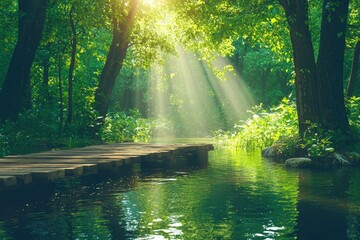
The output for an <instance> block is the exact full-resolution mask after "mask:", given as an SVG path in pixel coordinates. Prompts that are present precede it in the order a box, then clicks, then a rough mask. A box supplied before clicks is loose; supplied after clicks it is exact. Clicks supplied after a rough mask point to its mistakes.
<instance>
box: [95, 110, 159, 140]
mask: <svg viewBox="0 0 360 240" xmlns="http://www.w3.org/2000/svg"><path fill="white" fill-rule="evenodd" d="M153 129H154V123H153V120H151V119H146V118H142V117H141V114H140V112H139V111H138V110H130V111H129V113H125V112H113V113H109V114H108V115H107V117H106V119H105V124H104V127H103V130H102V135H101V138H102V140H103V141H105V142H147V141H148V140H149V139H150V137H151V133H152V130H153Z"/></svg>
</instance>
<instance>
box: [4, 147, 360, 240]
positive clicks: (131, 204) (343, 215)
mask: <svg viewBox="0 0 360 240" xmlns="http://www.w3.org/2000/svg"><path fill="white" fill-rule="evenodd" d="M0 194H1V198H0V239H2V240H10V239H21V240H22V239H26V240H33V239H51V240H53V239H55V240H57V239H90V240H91V239H101V240H102V239H191V240H193V239H360V171H359V170H358V169H340V170H336V171H335V170H334V171H286V170H285V169H284V168H283V166H282V165H280V164H277V163H273V162H269V161H267V160H264V159H262V158H261V156H260V154H259V153H252V154H247V153H239V152H238V153H234V152H231V151H228V150H216V151H213V152H211V153H210V159H209V163H208V164H206V163H200V162H198V161H197V158H196V157H194V156H193V157H188V158H185V157H180V158H178V157H175V158H172V159H167V160H159V159H153V160H152V161H141V162H139V163H136V164H133V165H129V166H127V167H122V168H120V169H117V170H115V171H113V172H111V173H108V174H100V175H96V176H85V177H81V178H70V179H66V180H62V181H57V182H54V183H52V184H48V185H38V186H34V187H31V188H24V189H20V190H17V191H12V192H10V191H9V192H1V193H0Z"/></svg>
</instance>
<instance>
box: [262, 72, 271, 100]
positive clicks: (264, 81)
mask: <svg viewBox="0 0 360 240" xmlns="http://www.w3.org/2000/svg"><path fill="white" fill-rule="evenodd" d="M270 70H271V68H270V66H268V67H266V68H265V69H264V70H263V72H262V74H261V85H262V86H261V97H262V102H263V104H264V105H265V106H267V103H268V102H267V96H266V92H267V79H268V76H269V73H270Z"/></svg>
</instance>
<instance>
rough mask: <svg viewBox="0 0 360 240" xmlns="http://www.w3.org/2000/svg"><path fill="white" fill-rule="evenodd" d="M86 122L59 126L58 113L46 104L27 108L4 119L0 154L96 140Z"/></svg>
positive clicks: (88, 143) (1, 130)
mask: <svg viewBox="0 0 360 240" xmlns="http://www.w3.org/2000/svg"><path fill="white" fill-rule="evenodd" d="M84 124H85V123H84ZM89 126H90V122H87V124H86V125H83V126H80V125H75V124H73V125H69V126H67V127H66V128H64V127H60V125H59V119H58V116H57V115H56V114H54V112H53V111H51V110H50V109H49V108H44V109H42V110H36V109H34V110H30V111H27V112H24V113H22V114H20V115H19V116H18V119H17V120H16V121H15V122H11V121H7V122H5V123H4V124H3V125H1V126H0V140H1V142H0V155H2V156H4V155H7V154H23V153H29V152H38V151H44V150H49V149H53V148H72V147H81V146H86V145H90V144H94V143H99V141H98V140H97V138H96V137H95V136H94V135H92V132H91V128H90V127H89Z"/></svg>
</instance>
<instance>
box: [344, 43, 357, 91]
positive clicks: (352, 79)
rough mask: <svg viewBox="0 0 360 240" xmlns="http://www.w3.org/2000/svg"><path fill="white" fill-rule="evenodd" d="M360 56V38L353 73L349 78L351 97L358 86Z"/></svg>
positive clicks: (355, 53) (348, 89) (352, 66)
mask: <svg viewBox="0 0 360 240" xmlns="http://www.w3.org/2000/svg"><path fill="white" fill-rule="evenodd" d="M359 57H360V40H359V41H358V42H357V43H356V47H355V51H354V57H353V61H352V65H351V73H350V78H349V84H348V87H347V94H346V95H347V96H348V97H351V96H352V95H353V93H354V90H355V86H356V77H357V73H358V71H359Z"/></svg>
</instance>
